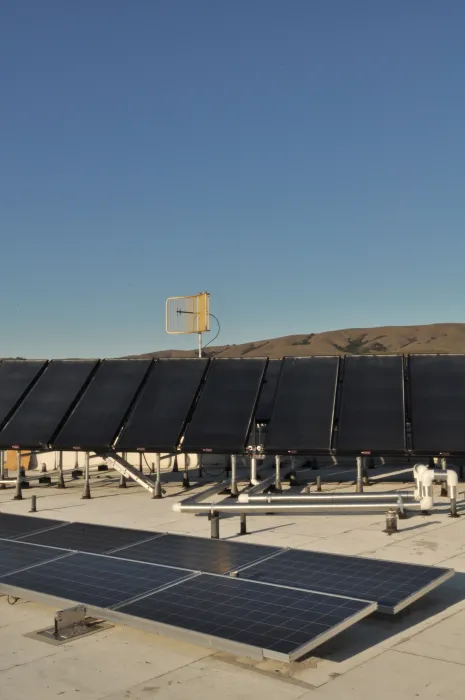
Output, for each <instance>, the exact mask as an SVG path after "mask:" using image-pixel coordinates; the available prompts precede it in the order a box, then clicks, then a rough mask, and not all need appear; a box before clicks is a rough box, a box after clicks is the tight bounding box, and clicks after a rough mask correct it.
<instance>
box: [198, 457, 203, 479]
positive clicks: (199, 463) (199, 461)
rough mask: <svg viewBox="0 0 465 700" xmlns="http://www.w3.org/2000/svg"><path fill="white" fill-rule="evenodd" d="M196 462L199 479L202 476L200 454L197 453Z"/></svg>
mask: <svg viewBox="0 0 465 700" xmlns="http://www.w3.org/2000/svg"><path fill="white" fill-rule="evenodd" d="M197 464H198V465H199V479H202V478H203V471H202V455H200V454H199V455H197Z"/></svg>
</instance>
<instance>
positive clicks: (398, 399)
mask: <svg viewBox="0 0 465 700" xmlns="http://www.w3.org/2000/svg"><path fill="white" fill-rule="evenodd" d="M335 446H336V448H337V450H338V452H343V453H345V454H349V453H353V454H360V453H361V452H363V451H369V452H371V453H372V454H385V453H386V452H389V453H390V454H392V453H394V452H397V453H399V454H402V453H405V451H406V442H405V413H404V363H403V358H402V356H400V355H385V356H383V355H371V356H370V355H368V356H367V355H361V356H355V355H353V356H349V357H346V358H345V363H344V380H343V390H342V398H341V407H340V412H339V424H338V431H337V442H336V445H335Z"/></svg>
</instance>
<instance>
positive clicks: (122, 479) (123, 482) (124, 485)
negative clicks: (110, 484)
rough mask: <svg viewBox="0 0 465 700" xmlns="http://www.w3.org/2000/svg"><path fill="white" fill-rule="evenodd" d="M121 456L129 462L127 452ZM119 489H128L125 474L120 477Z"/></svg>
mask: <svg viewBox="0 0 465 700" xmlns="http://www.w3.org/2000/svg"><path fill="white" fill-rule="evenodd" d="M121 456H122V458H123V459H124V461H126V460H127V454H126V452H123V453H122V455H121ZM118 488H120V489H125V488H127V483H126V477H125V476H124V474H121V476H120V479H119V485H118Z"/></svg>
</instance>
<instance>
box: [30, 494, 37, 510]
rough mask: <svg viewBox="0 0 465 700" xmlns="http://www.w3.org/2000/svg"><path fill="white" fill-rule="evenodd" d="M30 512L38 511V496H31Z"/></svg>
mask: <svg viewBox="0 0 465 700" xmlns="http://www.w3.org/2000/svg"><path fill="white" fill-rule="evenodd" d="M29 512H30V513H37V496H31V509H30V511H29Z"/></svg>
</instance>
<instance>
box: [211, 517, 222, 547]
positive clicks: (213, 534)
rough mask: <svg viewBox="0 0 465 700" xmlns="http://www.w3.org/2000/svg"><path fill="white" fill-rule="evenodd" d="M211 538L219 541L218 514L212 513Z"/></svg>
mask: <svg viewBox="0 0 465 700" xmlns="http://www.w3.org/2000/svg"><path fill="white" fill-rule="evenodd" d="M210 524H211V538H212V539H213V540H219V539H220V514H219V513H217V512H216V511H213V512H212V513H211V514H210Z"/></svg>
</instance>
